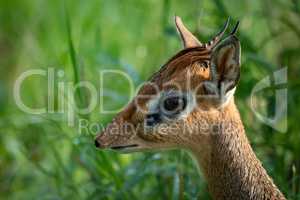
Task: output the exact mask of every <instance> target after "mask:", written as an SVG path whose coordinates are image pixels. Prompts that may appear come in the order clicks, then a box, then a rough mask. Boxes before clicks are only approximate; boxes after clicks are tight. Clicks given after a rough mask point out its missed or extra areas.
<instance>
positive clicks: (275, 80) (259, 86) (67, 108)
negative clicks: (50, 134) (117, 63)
mask: <svg viewBox="0 0 300 200" xmlns="http://www.w3.org/2000/svg"><path fill="white" fill-rule="evenodd" d="M64 75H65V73H64V71H63V70H57V69H55V68H48V69H30V70H27V71H25V72H23V73H21V74H20V75H19V76H18V77H17V79H16V80H15V83H14V89H13V96H14V100H15V103H16V105H17V107H18V108H19V109H20V110H21V111H23V112H24V113H26V114H31V115H43V114H54V113H56V114H57V113H59V114H62V115H64V116H65V117H66V121H67V123H68V126H71V127H74V126H77V127H78V129H79V133H82V132H92V133H94V134H96V133H97V132H100V131H102V130H103V129H104V126H103V125H102V124H101V123H91V122H89V120H87V119H81V118H80V117H78V115H88V114H91V113H92V112H95V111H96V112H97V113H98V114H99V115H102V114H116V113H118V112H120V111H121V110H122V109H123V108H124V107H125V106H126V105H127V104H128V103H129V102H130V101H131V99H133V100H134V104H135V106H136V108H137V110H139V112H147V110H146V109H145V107H144V106H141V105H140V104H139V101H143V99H154V98H156V97H155V96H157V94H159V93H160V87H159V86H158V85H155V84H154V83H153V82H144V83H142V84H140V85H138V86H136V85H135V84H134V81H133V80H132V78H131V77H130V76H129V75H128V74H127V73H126V72H124V71H121V70H111V69H109V70H101V71H99V73H98V79H99V80H98V81H99V82H98V83H99V87H97V86H95V84H93V83H92V82H90V81H79V82H77V83H74V82H73V81H67V80H66V78H65V77H64ZM111 75H113V76H115V78H117V79H118V80H123V81H124V84H126V85H128V88H129V91H128V94H127V95H128V102H125V103H124V105H123V106H122V107H121V108H119V109H108V108H107V107H105V105H104V98H105V97H107V94H106V92H105V87H104V83H105V81H106V78H107V77H108V76H111ZM31 77H40V78H42V79H43V80H45V81H46V83H47V84H46V85H47V105H46V106H44V107H40V108H37V107H35V106H33V105H27V104H26V103H25V102H24V100H23V99H22V88H23V87H22V86H23V84H24V82H26V80H28V79H30V78H31ZM186 80H187V83H186V84H184V85H185V88H181V85H180V84H176V83H172V84H173V85H170V87H172V88H173V90H176V91H186V90H188V89H189V86H190V79H189V76H188V75H187V78H186ZM168 84H170V83H168ZM286 84H287V67H284V68H281V69H278V70H276V71H274V72H273V73H272V74H271V75H269V76H267V77H265V78H263V79H262V80H260V81H258V82H257V83H256V85H254V86H253V89H252V92H251V94H250V96H249V99H250V108H251V110H252V112H253V113H254V115H255V116H256V117H257V118H258V120H259V121H261V122H262V123H264V124H266V125H268V126H270V127H271V128H273V129H274V130H276V131H279V132H282V133H284V132H286V131H287V106H288V105H287V87H286ZM142 87H149V88H151V90H152V91H153V92H151V94H139V90H140V89H141V88H142ZM199 87H201V85H200V84H199ZM227 87H228V86H226V85H225V86H224V94H225V91H226V90H227ZM269 88H273V92H274V98H275V103H274V108H273V109H274V115H273V116H266V115H264V114H262V113H261V112H259V109H258V108H257V107H258V106H257V105H258V104H260V99H259V98H258V95H257V94H258V93H260V92H262V91H263V90H266V89H269ZM82 89H84V90H85V91H86V92H87V93H88V96H89V98H88V102H87V103H86V105H85V107H82V106H81V107H80V106H78V103H77V102H76V92H77V91H78V90H82ZM55 93H56V94H57V95H54V94H55ZM224 94H223V93H221V94H218V95H220V96H218V98H221V99H222V98H223V96H222V95H224ZM135 96H137V97H136V98H134V97H135ZM196 98H202V97H198V96H197V97H196ZM205 98H212V99H213V98H214V97H208V96H207V95H206V97H205ZM129 100H130V101H129ZM55 102H56V105H57V106H55ZM197 107H201V106H199V105H197Z"/></svg>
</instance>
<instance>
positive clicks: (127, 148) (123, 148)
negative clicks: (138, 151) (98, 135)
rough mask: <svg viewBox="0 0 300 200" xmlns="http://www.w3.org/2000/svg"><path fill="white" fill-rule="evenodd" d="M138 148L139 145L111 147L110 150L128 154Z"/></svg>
mask: <svg viewBox="0 0 300 200" xmlns="http://www.w3.org/2000/svg"><path fill="white" fill-rule="evenodd" d="M138 146H139V145H137V144H131V145H120V146H112V147H110V149H112V150H115V151H120V152H124V153H126V152H130V151H131V150H134V149H135V148H137V147H138Z"/></svg>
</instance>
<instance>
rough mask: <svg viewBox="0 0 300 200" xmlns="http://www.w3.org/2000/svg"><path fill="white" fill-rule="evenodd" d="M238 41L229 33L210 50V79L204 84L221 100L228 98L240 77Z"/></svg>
mask: <svg viewBox="0 0 300 200" xmlns="http://www.w3.org/2000/svg"><path fill="white" fill-rule="evenodd" d="M240 54H241V48H240V42H239V40H238V38H237V37H236V36H235V35H230V36H229V37H227V38H226V39H224V40H223V41H222V42H220V44H219V45H217V46H216V47H215V48H214V49H213V50H212V57H211V65H210V66H211V80H210V81H209V84H206V85H205V89H206V90H207V91H208V92H209V93H211V94H212V93H213V94H216V92H217V94H218V96H219V97H221V98H222V102H223V101H226V100H227V99H229V98H230V97H231V96H232V95H233V93H234V91H235V87H236V85H237V83H238V81H239V78H240V68H241V63H240Z"/></svg>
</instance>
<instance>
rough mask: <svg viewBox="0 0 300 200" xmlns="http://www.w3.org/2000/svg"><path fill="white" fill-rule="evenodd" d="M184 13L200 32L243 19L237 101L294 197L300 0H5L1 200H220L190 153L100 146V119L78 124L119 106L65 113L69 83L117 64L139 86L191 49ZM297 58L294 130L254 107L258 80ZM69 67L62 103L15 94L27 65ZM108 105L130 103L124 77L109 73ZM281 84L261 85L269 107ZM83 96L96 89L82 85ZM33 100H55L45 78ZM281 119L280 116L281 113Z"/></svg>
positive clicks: (0, 47) (261, 153) (0, 4)
mask: <svg viewBox="0 0 300 200" xmlns="http://www.w3.org/2000/svg"><path fill="white" fill-rule="evenodd" d="M174 14H176V15H179V16H181V17H182V18H183V20H184V22H185V23H186V24H187V26H188V27H190V29H191V30H192V31H193V32H194V33H196V34H197V35H198V37H199V38H200V39H201V40H202V41H207V40H208V39H209V38H210V37H212V36H213V35H214V34H215V33H216V32H218V30H219V29H220V27H222V24H223V23H224V22H225V20H226V18H227V17H228V16H230V17H231V18H232V19H233V21H236V20H240V21H241V26H240V29H239V33H238V35H239V38H240V39H241V44H242V76H241V81H240V84H239V87H238V89H237V93H236V99H237V104H238V107H239V109H240V112H241V115H242V119H243V121H244V124H245V128H246V130H247V134H248V137H249V139H250V140H251V144H252V146H253V148H254V150H255V152H256V153H257V155H258V157H259V158H260V160H261V161H262V162H263V164H264V166H265V168H266V169H267V171H268V173H269V174H270V175H271V176H272V177H273V178H274V181H275V183H276V184H277V185H278V186H279V187H280V189H281V190H282V191H283V193H284V194H285V195H286V196H287V197H288V198H289V199H300V145H299V143H300V126H299V119H300V111H299V106H300V105H299V100H300V94H299V93H300V90H299V86H300V85H299V84H300V80H299V76H300V70H299V69H300V61H299V54H300V28H299V25H300V1H299V0H265V1H260V0H244V1H234V0H226V1H225V0H185V1H179V0H124V1H121V0H110V1H108V0H89V1H84V0H76V1H71V0H65V1H60V0H52V1H38V0H31V1H24V0H10V1H7V0H0V155H1V157H0V199H141V198H143V199H210V197H209V195H208V191H207V186H206V184H205V181H204V180H203V177H202V176H201V175H198V173H197V170H196V167H195V165H194V163H193V161H192V160H191V159H190V158H189V157H188V155H187V154H186V153H185V152H183V151H179V150H178V151H170V152H163V153H137V154H131V155H119V154H116V153H114V152H109V151H106V152H100V151H96V150H95V148H94V144H93V138H94V135H93V132H94V131H93V130H94V129H93V128H91V130H89V131H85V132H82V133H81V134H79V130H78V120H79V119H80V118H84V119H87V120H89V122H90V123H99V124H100V123H101V124H106V123H108V122H109V121H110V120H111V118H112V117H113V114H101V113H100V114H99V109H98V107H97V109H95V110H94V112H92V113H90V114H88V115H79V114H76V113H75V114H74V115H73V116H74V118H75V126H74V127H70V126H69V125H68V124H67V120H66V119H67V114H66V113H59V112H58V111H59V110H58V109H59V108H58V98H59V97H62V99H64V101H63V102H64V104H65V105H66V106H67V105H68V99H67V97H66V96H67V95H66V94H65V93H64V92H63V91H62V93H61V91H59V90H58V89H57V88H58V83H59V82H72V83H76V82H79V81H81V80H88V81H90V82H92V83H93V85H94V86H95V87H97V88H100V81H99V71H100V70H103V69H119V70H122V71H124V72H126V73H128V74H130V76H131V77H132V78H133V80H134V84H135V85H139V84H140V83H142V81H143V80H146V79H147V78H148V77H149V76H150V75H151V74H152V73H153V72H154V71H156V70H158V69H159V67H160V66H161V65H162V64H163V63H164V62H166V61H167V59H168V58H169V57H171V56H172V55H174V54H175V53H176V52H178V51H179V50H180V49H181V43H180V41H179V39H178V36H177V33H176V31H175V28H174V25H173V16H174ZM283 66H288V84H287V85H286V87H288V106H289V107H288V130H287V132H286V133H279V132H277V131H275V130H274V129H272V128H270V127H268V126H266V125H265V124H263V123H261V122H260V121H259V120H258V119H257V118H256V117H255V116H254V114H253V112H252V111H251V108H250V93H251V90H252V88H253V87H254V85H255V84H256V83H257V82H258V81H259V80H261V79H263V78H264V77H266V76H268V75H270V74H272V73H273V71H275V70H277V69H280V68H282V67H283ZM48 68H54V69H55V73H56V72H58V71H59V70H62V71H63V72H64V76H63V77H57V76H56V80H55V93H54V97H55V98H54V99H55V106H54V108H55V111H56V112H54V113H47V114H42V115H30V114H26V113H24V112H22V111H21V110H20V109H19V108H18V107H17V106H16V103H15V101H14V99H13V86H14V83H15V80H16V78H17V77H18V76H19V75H20V74H21V73H22V72H24V71H26V70H28V69H44V70H47V69H48ZM102 86H103V88H104V91H103V92H104V95H105V98H104V99H103V101H104V106H105V108H117V107H120V106H122V105H124V104H125V103H126V102H127V101H128V92H129V89H128V84H127V82H126V80H119V79H117V78H116V77H106V79H105V81H104V83H103V85H102ZM273 92H274V91H272V90H266V91H264V92H262V93H261V94H260V95H259V101H258V104H259V107H260V108H261V109H260V112H262V113H264V114H265V115H268V116H272V115H273V114H274V103H275V100H274V93H273ZM77 93H78V94H77V98H76V101H77V104H78V105H82V106H84V105H86V104H87V103H88V102H89V95H88V93H87V92H86V91H84V90H81V91H77ZM21 96H22V99H23V101H24V102H25V103H26V104H27V105H30V106H31V107H36V108H37V107H42V106H46V105H47V99H48V93H47V80H46V78H45V77H42V76H40V77H38V76H34V77H31V78H29V79H26V81H25V82H24V84H23V86H22V90H21ZM278 123H281V122H278Z"/></svg>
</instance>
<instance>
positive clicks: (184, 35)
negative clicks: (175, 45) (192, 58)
mask: <svg viewBox="0 0 300 200" xmlns="http://www.w3.org/2000/svg"><path fill="white" fill-rule="evenodd" d="M175 25H176V28H177V31H178V33H179V34H180V37H181V40H182V43H183V46H184V48H185V49H186V48H192V47H199V46H201V45H202V44H201V42H200V41H199V40H198V39H197V38H196V37H195V36H194V35H193V34H192V33H191V32H190V31H189V30H188V29H187V28H186V27H185V26H184V24H183V22H182V20H181V18H180V17H178V16H175Z"/></svg>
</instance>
